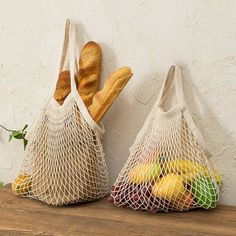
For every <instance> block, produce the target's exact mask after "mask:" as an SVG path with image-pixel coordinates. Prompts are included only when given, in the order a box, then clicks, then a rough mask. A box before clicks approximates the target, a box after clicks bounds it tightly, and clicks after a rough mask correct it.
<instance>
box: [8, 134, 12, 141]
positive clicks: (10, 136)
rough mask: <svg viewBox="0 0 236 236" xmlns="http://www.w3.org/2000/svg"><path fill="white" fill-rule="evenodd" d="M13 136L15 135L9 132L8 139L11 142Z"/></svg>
mask: <svg viewBox="0 0 236 236" xmlns="http://www.w3.org/2000/svg"><path fill="white" fill-rule="evenodd" d="M12 138H13V136H12V135H11V134H9V139H8V141H9V142H11V140H12Z"/></svg>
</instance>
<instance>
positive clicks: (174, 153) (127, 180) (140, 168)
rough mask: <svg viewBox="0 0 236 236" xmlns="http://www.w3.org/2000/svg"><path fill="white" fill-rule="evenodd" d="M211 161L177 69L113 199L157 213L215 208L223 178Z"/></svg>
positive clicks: (170, 74) (170, 75) (166, 83)
mask: <svg viewBox="0 0 236 236" xmlns="http://www.w3.org/2000/svg"><path fill="white" fill-rule="evenodd" d="M209 156H210V152H209V150H208V147H207V143H206V142H205V140H204V138H203V136H202V134H201V132H200V131H199V129H198V127H197V126H196V124H195V122H194V120H193V118H192V116H191V114H190V112H189V109H188V107H187V105H186V102H185V98H184V93H183V88H182V78H181V71H180V68H179V67H178V66H177V65H173V66H171V68H170V69H169V71H168V74H167V76H166V79H165V81H164V83H163V86H162V88H161V91H160V94H159V97H158V99H157V102H156V103H155V105H154V107H153V109H152V111H151V112H150V114H149V115H148V117H147V119H146V121H145V123H144V125H143V127H142V129H141V130H140V132H139V134H138V135H137V137H136V139H135V142H134V144H133V145H132V147H131V148H130V155H129V158H128V160H127V162H126V163H125V165H124V167H123V169H122V170H121V172H120V174H119V176H118V178H117V180H116V182H115V184H114V185H113V187H112V190H111V194H110V197H109V199H108V200H109V201H110V202H112V203H114V204H115V205H117V206H125V207H130V208H132V209H135V210H147V211H152V212H158V211H165V212H167V211H187V210H190V209H194V208H204V209H208V208H214V207H215V206H216V204H217V202H218V199H219V186H220V183H221V176H220V174H219V173H218V172H217V171H216V170H214V169H213V167H212V165H211V163H210V162H209V159H208V157H209Z"/></svg>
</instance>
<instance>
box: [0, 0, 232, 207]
mask: <svg viewBox="0 0 236 236" xmlns="http://www.w3.org/2000/svg"><path fill="white" fill-rule="evenodd" d="M0 9H1V14H0V124H3V125H5V126H7V127H9V128H13V129H18V128H22V127H23V125H24V124H25V123H29V124H31V122H32V120H33V117H34V116H35V114H36V112H37V110H38V109H39V108H40V107H41V105H42V103H43V101H44V99H45V98H46V96H47V95H48V92H49V90H50V88H51V86H52V83H53V81H54V78H53V75H54V74H55V69H56V67H57V62H58V56H59V48H60V47H61V35H62V33H63V26H64V21H65V19H66V18H68V17H70V18H72V19H74V20H75V21H76V22H77V23H78V26H79V31H80V34H81V37H80V41H81V44H84V42H86V41H89V40H95V41H97V42H99V43H100V44H101V46H102V50H103V67H104V70H103V77H102V82H103V81H104V79H105V78H106V77H107V75H108V74H109V73H110V72H112V71H114V70H115V69H116V68H118V67H120V66H123V65H129V66H130V67H131V68H132V69H133V72H134V76H133V78H132V80H131V81H130V82H129V84H128V85H127V87H126V89H125V90H124V91H123V92H122V94H121V96H120V97H119V99H118V100H117V102H116V103H115V104H114V105H113V106H112V108H111V109H110V111H109V113H108V114H107V116H106V117H105V118H104V120H103V121H104V124H105V127H106V135H105V137H104V139H103V143H104V146H105V153H106V159H107V164H108V168H109V172H110V180H111V183H112V182H114V180H115V178H116V177H117V175H118V172H119V170H120V169H121V167H122V166H123V164H124V163H125V161H126V159H127V157H128V148H129V146H130V145H131V144H132V142H133V140H134V138H135V136H136V134H137V132H138V130H139V129H140V128H141V126H142V124H143V122H144V120H145V117H146V115H147V114H148V112H149V111H150V109H151V107H152V105H153V103H154V102H155V100H156V98H157V94H158V91H159V89H160V85H161V82H162V80H163V78H164V75H165V73H166V71H167V69H168V67H169V66H170V65H171V64H172V63H178V64H180V65H181V66H182V67H183V76H184V83H185V84H184V88H185V91H186V96H187V99H188V103H189V105H190V107H191V110H192V112H193V113H194V115H195V117H196V118H197V120H198V121H199V123H200V126H201V127H202V128H203V133H204V135H205V137H206V139H207V140H208V142H209V145H210V147H211V148H212V150H213V152H214V153H215V154H216V157H215V158H214V159H213V162H214V164H215V166H217V167H218V168H219V170H220V171H221V172H222V173H223V182H224V184H223V188H222V195H221V203H224V204H233V205H236V171H235V170H236V132H235V131H236V109H235V104H236V23H235V22H236V14H235V12H236V1H235V0H231V1H230V0H192V1H189V0H165V1H162V0H146V1H145V0H133V1H127V0H120V1H116V0H103V1H101V0H93V1H92V0H44V1H39V0H37V1H36V0H19V1H14V0H8V1H4V0H0ZM7 139H8V137H7V134H6V133H5V132H3V131H2V132H1V134H0V180H3V181H4V182H5V183H6V182H10V181H12V180H13V178H14V176H15V175H16V173H17V170H18V168H19V166H20V163H21V161H22V159H23V156H24V151H23V145H22V143H21V142H17V141H13V142H11V143H8V141H7Z"/></svg>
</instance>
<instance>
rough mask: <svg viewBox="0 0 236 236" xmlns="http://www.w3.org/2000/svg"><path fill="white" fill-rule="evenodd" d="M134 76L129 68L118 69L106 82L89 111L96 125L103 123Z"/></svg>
mask: <svg viewBox="0 0 236 236" xmlns="http://www.w3.org/2000/svg"><path fill="white" fill-rule="evenodd" d="M132 75H133V74H132V71H131V69H130V68H129V67H122V68H120V69H118V70H117V71H115V72H114V73H113V74H111V75H110V77H109V78H108V79H107V80H106V82H105V84H104V87H103V89H102V90H101V91H99V92H97V93H96V94H95V96H94V98H93V101H92V105H91V106H89V109H88V110H89V113H90V115H91V117H92V118H93V120H94V121H95V122H96V123H99V122H100V121H101V119H102V118H103V116H104V115H105V113H106V112H107V110H108V109H109V107H110V106H111V105H112V103H113V102H114V100H115V99H116V98H117V97H118V95H119V94H120V92H121V91H122V89H123V88H124V87H125V85H126V84H127V82H128V81H129V79H130V78H131V77H132Z"/></svg>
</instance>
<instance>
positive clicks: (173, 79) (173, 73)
mask: <svg viewBox="0 0 236 236" xmlns="http://www.w3.org/2000/svg"><path fill="white" fill-rule="evenodd" d="M172 85H174V87H175V94H176V98H177V103H178V105H179V106H180V107H181V109H183V108H185V107H186V102H185V99H184V92H183V85H182V75H181V70H180V68H179V66H178V65H175V64H174V65H172V66H171V67H170V69H169V70H168V72H167V75H166V77H165V80H164V82H163V85H162V87H161V90H160V93H159V96H158V98H157V106H160V105H161V103H162V102H163V101H164V100H165V99H166V94H167V91H168V89H169V88H170V87H171V86H172Z"/></svg>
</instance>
